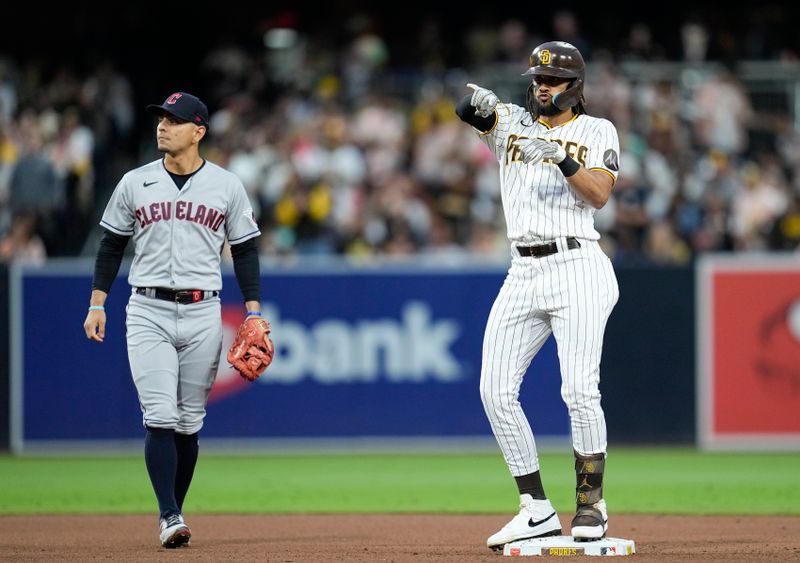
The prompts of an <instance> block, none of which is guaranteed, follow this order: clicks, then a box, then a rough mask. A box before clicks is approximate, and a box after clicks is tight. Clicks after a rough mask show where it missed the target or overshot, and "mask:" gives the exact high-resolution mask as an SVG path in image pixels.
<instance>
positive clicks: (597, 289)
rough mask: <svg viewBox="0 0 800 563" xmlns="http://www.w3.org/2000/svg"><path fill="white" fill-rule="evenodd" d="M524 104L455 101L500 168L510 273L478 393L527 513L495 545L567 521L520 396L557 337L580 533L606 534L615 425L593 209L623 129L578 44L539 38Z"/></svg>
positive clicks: (556, 529) (482, 95)
mask: <svg viewBox="0 0 800 563" xmlns="http://www.w3.org/2000/svg"><path fill="white" fill-rule="evenodd" d="M525 75H529V76H531V77H532V82H531V84H530V86H529V88H528V95H527V103H526V107H524V108H523V107H519V106H517V105H514V104H511V103H501V102H500V101H499V100H498V98H497V96H496V95H495V94H494V93H493V92H492V91H491V90H488V89H486V88H481V87H479V86H476V85H474V84H468V86H469V87H470V88H472V90H473V92H472V93H471V94H470V95H468V96H466V97H465V98H463V99H462V100H461V102H460V103H459V104H458V108H457V113H458V115H459V117H460V118H461V119H462V120H463V121H465V122H467V123H469V124H470V125H472V126H473V127H474V128H475V129H476V130H477V132H478V133H479V134H480V136H481V138H482V139H483V140H484V141H485V142H486V144H487V145H488V146H489V148H490V149H491V150H492V152H493V153H494V155H495V157H496V158H497V161H498V162H499V165H500V185H501V192H502V201H503V210H504V213H505V217H506V224H507V228H508V238H509V239H510V242H511V258H512V260H511V268H510V269H509V272H508V276H507V277H506V279H505V282H504V284H503V286H502V288H501V289H500V293H499V295H498V296H497V298H496V300H495V302H494V305H493V307H492V310H491V313H490V314H489V320H488V322H487V325H486V333H485V336H484V343H483V360H482V367H481V383H480V392H481V398H482V400H483V405H484V408H485V410H486V414H487V416H488V418H489V422H490V424H491V427H492V430H493V432H494V435H495V437H496V438H497V441H498V443H499V445H500V449H501V450H502V452H503V456H504V457H505V460H506V463H507V464H508V467H509V469H510V471H511V474H512V475H513V476H514V478H515V480H516V482H517V486H518V489H519V493H520V511H519V514H517V515H516V516H515V517H514V518H513V519H512V520H511V522H509V523H508V524H507V525H506V526H504V527H503V528H502V529H501V530H500V531H499V532H497V533H496V534H494V535H492V536H491V537H489V539H488V540H487V545H488V546H489V547H491V548H493V549H501V548H502V547H503V546H504V545H505V544H506V543H509V542H512V541H515V540H520V539H525V538H534V537H543V536H550V535H558V534H560V533H561V524H560V522H559V519H558V515H557V514H556V512H555V510H554V509H553V506H552V504H551V503H550V501H549V500H548V499H547V496H546V495H545V492H544V487H543V486H542V480H541V477H540V475H539V461H538V457H537V453H536V444H535V441H534V438H533V433H532V431H531V427H530V424H529V423H528V420H527V418H526V416H525V413H524V412H523V410H522V407H521V405H520V402H519V390H520V385H521V384H522V378H523V377H524V375H525V373H526V371H527V369H528V366H529V365H530V363H531V360H532V359H533V357H534V356H535V355H536V353H537V352H538V351H539V350H540V349H541V347H542V345H543V344H544V342H545V341H546V340H547V337H548V336H549V335H550V334H551V333H552V334H554V335H555V339H556V343H557V346H558V358H559V362H560V365H561V379H562V383H561V396H562V397H563V399H564V402H565V403H566V405H567V408H568V411H569V415H570V421H571V431H572V444H573V449H574V452H575V472H576V504H577V509H576V514H575V517H574V518H573V520H572V526H571V533H572V537H573V538H574V539H576V540H596V539H600V538H602V537H603V536H604V535H605V534H606V531H607V529H608V513H607V511H606V503H605V500H603V471H604V465H605V458H606V426H605V418H604V415H603V410H602V408H601V407H600V391H599V389H598V383H599V380H600V355H601V350H602V344H603V333H604V331H605V326H606V321H607V320H608V317H609V315H610V314H611V310H612V308H613V307H614V305H615V304H616V302H617V298H618V297H619V290H618V287H617V280H616V276H615V274H614V270H613V268H612V265H611V262H610V261H609V259H608V258H607V257H606V256H605V254H604V253H603V252H602V250H601V249H600V246H599V245H598V242H597V241H598V239H599V238H600V235H599V234H598V232H597V231H596V230H595V228H594V221H593V217H592V216H593V214H594V211H595V209H599V208H601V207H603V205H605V203H606V201H608V198H609V196H610V194H611V189H612V187H613V185H614V183H615V181H616V179H617V174H618V171H619V166H618V154H619V140H618V137H617V131H616V129H615V128H614V126H613V125H612V124H611V123H610V122H609V121H607V120H605V119H599V118H595V117H590V116H589V115H587V114H586V110H585V107H584V106H585V100H584V97H583V84H584V75H585V64H584V61H583V57H582V56H581V54H580V52H578V49H576V48H575V47H574V46H572V45H570V44H569V43H564V42H561V41H551V42H547V43H543V44H542V45H539V46H538V47H536V48H535V49H534V50H533V53H532V54H531V57H530V68H529V69H528V71H527V72H526V73H525Z"/></svg>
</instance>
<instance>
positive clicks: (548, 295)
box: [480, 238, 619, 476]
mask: <svg viewBox="0 0 800 563" xmlns="http://www.w3.org/2000/svg"><path fill="white" fill-rule="evenodd" d="M580 243H581V248H577V249H572V250H569V249H567V248H566V240H565V239H563V238H561V239H558V240H557V244H558V248H559V252H557V253H556V254H552V255H550V256H545V257H543V258H529V257H521V256H520V255H519V253H518V252H517V250H516V248H515V247H513V246H512V262H511V268H510V269H509V272H508V275H507V276H506V279H505V282H504V283H503V287H502V288H501V289H500V293H499V294H498V295H497V298H496V299H495V302H494V305H493V306H492V310H491V313H490V314H489V320H488V321H487V324H486V332H485V335H484V340H483V359H482V365H481V382H480V392H481V399H482V401H483V406H484V409H485V410H486V415H487V417H488V418H489V423H490V424H491V427H492V431H493V432H494V435H495V438H497V442H498V444H499V445H500V449H501V450H502V452H503V456H504V457H505V460H506V463H507V464H508V468H509V469H510V471H511V474H512V475H514V476H520V475H526V474H528V473H533V472H534V471H538V470H539V459H538V456H537V453H536V442H535V440H534V437H533V432H532V431H531V426H530V424H529V422H528V419H527V417H526V416H525V413H524V412H523V410H522V406H521V404H520V401H519V390H520V386H521V385H522V379H523V377H524V376H525V373H526V371H527V370H528V366H529V365H530V363H531V361H532V360H533V357H534V356H535V355H536V353H537V352H538V351H539V350H540V349H541V348H542V346H543V345H544V343H545V341H546V340H547V337H548V336H550V334H551V333H552V334H553V335H554V336H555V339H556V345H557V348H558V359H559V364H560V366H561V396H562V398H563V399H564V402H565V403H566V405H567V409H568V411H569V416H570V428H571V432H572V443H573V447H574V448H575V450H576V451H577V452H578V453H579V454H581V455H589V454H594V453H605V451H606V424H605V417H604V415H603V409H602V407H601V406H600V390H599V388H598V384H599V382H600V357H601V354H602V348H603V333H604V332H605V327H606V321H607V320H608V317H609V315H610V314H611V310H612V309H613V308H614V305H615V304H616V302H617V299H618V298H619V288H618V286H617V278H616V275H615V274H614V269H613V267H612V265H611V261H610V260H609V259H608V257H607V256H606V255H605V254H604V253H603V251H602V250H601V249H600V246H599V245H598V244H597V242H596V241H590V240H585V239H581V241H580ZM531 376H532V377H537V374H535V373H532V374H531Z"/></svg>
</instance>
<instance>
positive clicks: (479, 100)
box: [467, 83, 500, 117]
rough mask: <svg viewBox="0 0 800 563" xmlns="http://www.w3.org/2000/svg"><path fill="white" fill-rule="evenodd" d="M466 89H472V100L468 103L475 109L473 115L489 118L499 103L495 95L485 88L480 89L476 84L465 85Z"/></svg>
mask: <svg viewBox="0 0 800 563" xmlns="http://www.w3.org/2000/svg"><path fill="white" fill-rule="evenodd" d="M467 88H472V89H473V90H474V91H473V92H472V98H471V99H470V101H469V103H470V104H471V105H472V107H474V108H475V115H477V116H480V117H489V116H490V115H492V114H493V113H494V109H495V108H496V107H497V104H498V103H499V102H500V100H499V99H498V97H497V95H496V94H495V93H494V92H492V91H491V90H488V89H486V88H481V87H480V86H478V85H477V84H471V83H470V84H467Z"/></svg>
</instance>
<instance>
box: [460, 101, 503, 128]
mask: <svg viewBox="0 0 800 563" xmlns="http://www.w3.org/2000/svg"><path fill="white" fill-rule="evenodd" d="M471 99H472V94H467V95H466V96H464V97H463V98H461V101H460V102H458V105H457V106H456V115H458V117H460V118H461V121H464V122H465V123H469V124H470V125H472V126H473V127H474V128H475V129H477V130H478V131H483V132H484V133H486V132H487V131H491V129H492V127H494V124H495V123H496V122H497V115H495V114H494V113H493V114H492V115H490V116H489V117H480V116H479V115H475V108H474V107H473V106H472V104H471V103H469V102H470V100H471Z"/></svg>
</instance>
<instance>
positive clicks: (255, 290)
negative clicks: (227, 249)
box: [231, 238, 261, 301]
mask: <svg viewBox="0 0 800 563" xmlns="http://www.w3.org/2000/svg"><path fill="white" fill-rule="evenodd" d="M231 256H232V257H233V271H234V273H235V274H236V281H237V282H239V289H240V290H241V291H242V296H243V297H244V300H245V301H261V272H260V266H259V263H258V247H257V246H256V239H254V238H250V239H247V240H246V241H244V242H240V243H239V244H232V245H231Z"/></svg>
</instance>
